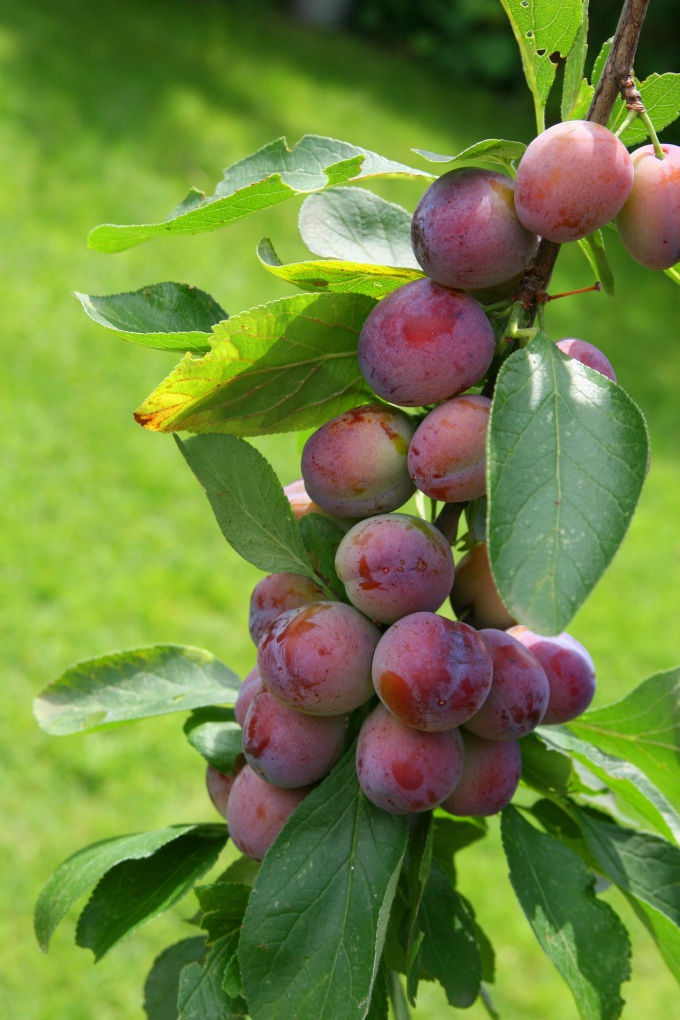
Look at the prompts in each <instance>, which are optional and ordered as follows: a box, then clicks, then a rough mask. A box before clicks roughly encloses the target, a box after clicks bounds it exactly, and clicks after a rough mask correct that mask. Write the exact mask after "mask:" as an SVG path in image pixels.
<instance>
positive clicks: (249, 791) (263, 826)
mask: <svg viewBox="0 0 680 1020" xmlns="http://www.w3.org/2000/svg"><path fill="white" fill-rule="evenodd" d="M310 790H311V787H309V786H304V787H298V788H297V789H295V790H284V789H282V788H281V787H280V786H272V785H271V783H267V782H265V780H264V779H260V777H259V776H258V775H257V773H256V772H254V771H253V770H252V769H251V767H250V765H246V766H245V767H244V768H243V769H242V770H241V771H240V772H239V774H238V776H237V777H236V782H235V783H234V785H233V787H232V790H231V794H230V796H229V801H228V803H227V825H228V827H229V835H230V837H231V839H232V840H233V842H234V844H235V846H236V847H237V848H238V849H239V850H240V851H241V853H242V854H245V855H246V857H251V858H252V859H253V860H255V861H261V860H262V858H263V857H264V855H265V854H266V853H267V850H269V847H270V846H271V845H272V843H273V842H274V840H275V839H276V837H277V836H278V834H279V833H280V832H281V829H282V828H283V826H284V825H285V823H286V822H287V821H288V819H289V818H290V816H291V815H292V813H293V811H294V810H295V808H296V807H297V806H298V804H299V803H300V802H301V801H303V800H304V799H305V797H306V796H307V794H308V793H309V792H310Z"/></svg>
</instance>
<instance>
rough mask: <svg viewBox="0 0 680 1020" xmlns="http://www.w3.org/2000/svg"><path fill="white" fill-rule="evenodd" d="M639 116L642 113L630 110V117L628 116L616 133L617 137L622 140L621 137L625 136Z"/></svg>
mask: <svg viewBox="0 0 680 1020" xmlns="http://www.w3.org/2000/svg"><path fill="white" fill-rule="evenodd" d="M639 116H640V111H639V110H629V111H628V115H627V116H626V119H625V120H624V122H623V124H621V126H620V127H619V128H618V130H616V131H615V132H614V134H615V135H616V137H617V138H620V137H621V135H622V134H623V132H624V131H626V130H627V129H628V128H629V127H630V125H631V124H632V123H633V121H634V120H637V119H638V117H639Z"/></svg>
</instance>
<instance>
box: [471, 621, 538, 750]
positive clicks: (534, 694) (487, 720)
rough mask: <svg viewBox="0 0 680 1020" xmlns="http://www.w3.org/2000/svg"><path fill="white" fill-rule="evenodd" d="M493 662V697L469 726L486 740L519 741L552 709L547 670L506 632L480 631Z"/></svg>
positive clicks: (490, 694) (491, 629)
mask: <svg viewBox="0 0 680 1020" xmlns="http://www.w3.org/2000/svg"><path fill="white" fill-rule="evenodd" d="M480 634H481V636H482V637H483V638H484V643H485V645H486V646H487V648H488V649H489V652H490V653H491V657H492V659H493V682H492V684H491V690H490V691H489V696H488V697H487V699H486V701H485V702H484V704H483V705H482V707H481V708H480V710H479V712H477V714H476V715H474V716H473V717H472V719H468V721H467V722H466V723H465V727H466V729H468V730H471V732H472V733H476V734H477V736H478V737H485V738H486V740H519V738H520V737H524V736H526V734H527V733H531V731H532V730H534V729H536V727H537V726H538V724H539V723H540V722H542V720H543V717H544V716H545V712H546V709H547V707H548V699H549V697H550V687H549V685H548V678H547V677H546V675H545V670H544V669H543V667H542V666H541V664H540V662H539V661H538V659H537V658H536V656H535V655H533V654H532V653H531V652H530V651H529V649H528V648H525V647H524V645H523V644H521V643H520V642H519V641H517V639H516V638H514V637H511V636H510V635H509V634H507V633H506V632H505V631H503V630H494V629H493V628H487V629H484V630H482V631H480Z"/></svg>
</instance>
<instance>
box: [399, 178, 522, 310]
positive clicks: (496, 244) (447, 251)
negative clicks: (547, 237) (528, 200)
mask: <svg viewBox="0 0 680 1020" xmlns="http://www.w3.org/2000/svg"><path fill="white" fill-rule="evenodd" d="M514 190H515V182H514V181H513V180H512V178H510V177H506V175H505V174H500V173H496V172H495V171H493V170H480V169H473V168H469V167H468V168H466V169H458V170H450V171H449V172H448V173H446V174H444V175H443V176H442V177H440V178H439V179H438V180H436V181H435V182H434V184H431V185H430V187H429V188H428V189H427V191H426V192H425V194H424V195H423V197H422V198H421V200H420V202H419V204H418V207H417V209H416V211H415V213H414V214H413V220H412V221H411V243H412V244H413V251H414V253H415V256H416V259H417V260H418V263H419V265H420V267H421V269H422V270H423V272H425V273H426V274H427V275H428V276H429V277H430V279H432V280H435V281H436V282H437V283H441V284H443V285H444V286H445V287H455V288H457V289H459V290H468V289H469V288H471V287H493V286H495V285H496V284H499V283H503V282H504V281H505V280H508V279H510V278H511V277H513V276H516V275H517V274H518V273H520V272H523V271H524V270H525V269H526V267H527V265H528V264H529V262H530V260H531V257H532V255H533V254H534V251H535V250H536V246H537V244H538V238H537V237H536V234H532V233H531V232H530V231H529V230H526V229H525V227H523V226H522V224H521V223H520V222H519V220H518V219H517V215H516V213H515V199H514Z"/></svg>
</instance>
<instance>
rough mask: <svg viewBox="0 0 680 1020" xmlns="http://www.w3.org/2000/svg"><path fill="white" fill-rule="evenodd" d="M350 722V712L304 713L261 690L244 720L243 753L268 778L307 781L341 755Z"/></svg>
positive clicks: (290, 784) (282, 782)
mask: <svg viewBox="0 0 680 1020" xmlns="http://www.w3.org/2000/svg"><path fill="white" fill-rule="evenodd" d="M346 728H347V716H346V715H333V716H314V715H303V714H302V712H295V711H294V710H293V709H292V708H288V707H287V706H286V705H283V704H281V702H280V701H277V700H276V698H275V697H274V696H273V695H272V694H270V693H269V691H267V690H262V691H260V692H259V693H258V694H256V695H255V697H254V698H253V700H252V702H251V704H250V708H249V709H248V714H247V716H246V719H245V722H244V724H243V753H244V755H245V757H246V761H247V762H248V764H249V765H250V767H251V768H252V769H254V771H255V772H257V774H258V775H259V776H260V777H261V778H262V779H266V780H267V782H268V783H273V784H274V786H282V787H285V788H286V789H294V788H296V787H299V786H309V785H310V783H316V782H318V781H319V780H320V779H323V777H324V776H325V775H327V774H328V773H329V772H330V770H331V769H332V768H333V766H334V765H335V764H336V762H337V761H338V760H339V758H340V755H341V753H342V747H343V743H344V739H345V730H346Z"/></svg>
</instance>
